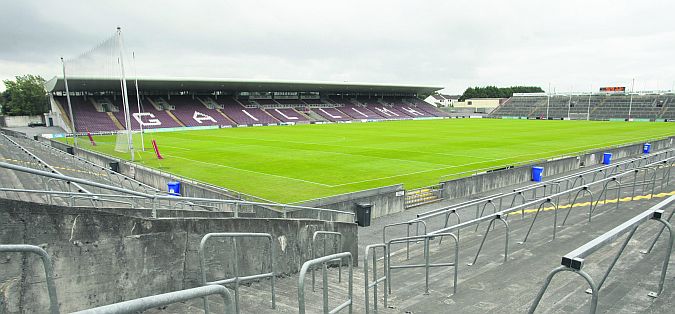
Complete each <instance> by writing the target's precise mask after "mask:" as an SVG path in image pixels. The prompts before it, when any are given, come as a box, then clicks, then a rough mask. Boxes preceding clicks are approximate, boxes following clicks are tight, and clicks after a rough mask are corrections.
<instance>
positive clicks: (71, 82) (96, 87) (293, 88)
mask: <svg viewBox="0 0 675 314" xmlns="http://www.w3.org/2000/svg"><path fill="white" fill-rule="evenodd" d="M133 83H134V78H127V86H128V89H129V90H130V91H132V90H133V89H134V85H133ZM138 85H139V88H140V89H142V90H145V91H157V92H167V91H190V92H197V93H210V92H214V91H223V92H335V93H416V94H430V93H432V92H434V91H437V90H441V89H443V87H440V86H423V85H397V84H380V83H358V82H321V81H280V80H247V79H218V78H191V77H157V78H148V77H139V78H138ZM68 88H69V90H70V91H71V92H99V91H114V90H119V89H120V81H119V79H115V78H103V77H83V76H75V77H68ZM45 90H46V91H47V92H65V84H64V80H63V78H60V77H54V78H53V79H51V80H49V81H48V82H46V83H45Z"/></svg>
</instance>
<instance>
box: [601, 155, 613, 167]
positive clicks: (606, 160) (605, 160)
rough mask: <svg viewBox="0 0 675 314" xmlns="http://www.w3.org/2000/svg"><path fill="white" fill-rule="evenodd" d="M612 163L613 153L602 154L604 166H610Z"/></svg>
mask: <svg viewBox="0 0 675 314" xmlns="http://www.w3.org/2000/svg"><path fill="white" fill-rule="evenodd" d="M610 163H612V153H604V154H602V164H603V165H609V164H610Z"/></svg>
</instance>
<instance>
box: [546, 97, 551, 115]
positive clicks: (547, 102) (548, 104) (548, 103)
mask: <svg viewBox="0 0 675 314" xmlns="http://www.w3.org/2000/svg"><path fill="white" fill-rule="evenodd" d="M550 105H551V94H550V92H549V94H548V98H546V120H548V107H549V106H550Z"/></svg>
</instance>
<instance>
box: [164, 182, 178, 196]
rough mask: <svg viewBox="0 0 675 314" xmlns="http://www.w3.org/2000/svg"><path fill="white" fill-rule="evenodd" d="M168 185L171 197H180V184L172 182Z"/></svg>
mask: <svg viewBox="0 0 675 314" xmlns="http://www.w3.org/2000/svg"><path fill="white" fill-rule="evenodd" d="M167 185H168V186H169V195H173V196H180V182H178V181H172V182H169V183H167Z"/></svg>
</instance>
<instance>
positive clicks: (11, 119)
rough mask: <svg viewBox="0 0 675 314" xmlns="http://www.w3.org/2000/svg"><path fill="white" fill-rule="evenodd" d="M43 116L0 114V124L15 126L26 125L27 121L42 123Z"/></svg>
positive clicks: (9, 126)
mask: <svg viewBox="0 0 675 314" xmlns="http://www.w3.org/2000/svg"><path fill="white" fill-rule="evenodd" d="M43 122H44V117H43V116H41V115H38V116H0V126H2V127H8V128H16V127H21V126H28V124H29V123H43Z"/></svg>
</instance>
